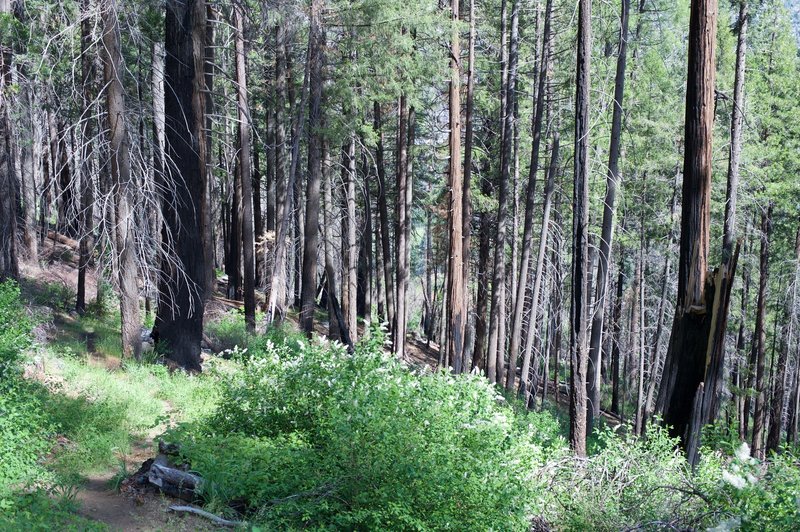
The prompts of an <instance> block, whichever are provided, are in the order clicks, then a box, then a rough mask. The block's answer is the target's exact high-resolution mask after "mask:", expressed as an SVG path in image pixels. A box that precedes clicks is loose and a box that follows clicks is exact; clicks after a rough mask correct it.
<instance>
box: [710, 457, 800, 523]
mask: <svg viewBox="0 0 800 532" xmlns="http://www.w3.org/2000/svg"><path fill="white" fill-rule="evenodd" d="M695 482H696V484H697V489H698V490H701V491H704V492H705V493H707V494H708V503H709V506H710V507H711V508H713V510H714V514H715V522H717V523H719V524H720V525H721V526H723V527H727V528H728V529H738V530H743V531H747V530H753V531H759V530H796V529H797V525H798V523H800V464H799V463H798V456H796V455H794V454H792V453H791V452H785V453H783V454H780V455H773V456H772V457H771V459H770V460H769V461H768V462H759V461H758V460H756V459H755V458H752V457H751V456H750V448H749V447H748V446H747V444H746V443H743V444H740V445H739V446H738V448H737V449H736V450H735V452H733V453H732V455H731V454H726V453H724V452H722V451H719V450H717V451H712V450H710V449H708V448H706V449H705V450H704V456H703V460H702V461H701V464H700V466H699V468H698V472H697V475H696V476H695Z"/></svg>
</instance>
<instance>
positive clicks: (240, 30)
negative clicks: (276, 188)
mask: <svg viewBox="0 0 800 532" xmlns="http://www.w3.org/2000/svg"><path fill="white" fill-rule="evenodd" d="M242 9H243V8H242V6H241V4H238V3H237V4H234V8H233V18H234V24H233V25H234V28H235V41H236V44H235V47H236V101H237V108H238V115H239V120H238V122H237V125H238V128H239V132H238V133H239V135H238V136H239V152H238V154H239V172H238V176H239V180H240V183H239V184H240V188H241V190H242V203H241V205H240V206H239V208H240V209H241V216H239V220H240V221H241V224H242V227H241V231H242V261H243V262H244V264H243V270H244V283H243V284H244V321H245V324H246V326H247V330H248V331H250V332H251V333H252V332H255V330H256V293H255V283H256V273H255V256H254V253H255V240H254V238H253V181H252V172H251V168H250V110H249V109H250V108H249V107H248V105H247V65H246V61H245V60H246V57H245V49H244V13H243V11H242Z"/></svg>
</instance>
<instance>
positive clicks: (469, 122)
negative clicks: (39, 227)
mask: <svg viewBox="0 0 800 532" xmlns="http://www.w3.org/2000/svg"><path fill="white" fill-rule="evenodd" d="M475 26H476V22H475V0H469V44H468V52H467V107H466V110H465V113H466V115H465V117H464V130H465V131H464V176H463V188H464V192H463V193H462V197H461V202H462V208H461V210H462V218H463V222H462V229H463V233H464V234H463V241H464V242H463V244H462V248H461V254H462V256H463V261H462V262H463V271H462V273H463V277H464V281H463V287H464V318H463V319H464V323H465V326H466V327H467V328H468V327H469V300H470V295H469V259H470V245H471V235H472V230H471V229H472V198H471V194H470V186H471V181H472V148H473V144H474V140H473V139H474V136H475V132H474V129H475V126H474V123H473V114H474V108H475ZM466 339H467V338H466V336H465V340H466ZM473 339H474V336H473ZM472 348H473V347H472V346H471V345H469V344H467V345H465V346H464V352H465V355H466V352H467V351H469V350H470V349H472ZM470 362H472V361H471V360H467V359H466V358H464V371H469V370H470V368H469V367H467V364H468V363H470Z"/></svg>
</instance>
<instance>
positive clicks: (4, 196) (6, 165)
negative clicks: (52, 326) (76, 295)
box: [0, 0, 19, 281]
mask: <svg viewBox="0 0 800 532" xmlns="http://www.w3.org/2000/svg"><path fill="white" fill-rule="evenodd" d="M10 13H11V1H10V0H0V15H8V14H10ZM5 39H6V36H5V35H4V36H3V37H0V281H4V280H6V279H8V278H11V279H18V278H19V262H18V259H17V236H16V233H17V216H16V210H17V209H16V205H17V185H16V179H15V177H14V165H13V163H12V161H11V120H10V119H9V103H10V99H11V94H10V91H9V87H10V85H11V62H12V60H13V52H12V49H11V45H10V43H7V42H5Z"/></svg>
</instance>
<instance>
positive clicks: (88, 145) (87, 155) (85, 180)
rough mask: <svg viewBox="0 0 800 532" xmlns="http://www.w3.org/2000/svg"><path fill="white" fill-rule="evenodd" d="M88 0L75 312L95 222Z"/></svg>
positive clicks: (84, 8)
mask: <svg viewBox="0 0 800 532" xmlns="http://www.w3.org/2000/svg"><path fill="white" fill-rule="evenodd" d="M90 7H91V6H90V1H89V0H81V17H82V18H81V85H82V89H83V91H82V94H81V96H82V100H81V138H82V144H81V151H82V153H81V159H82V160H81V210H80V237H81V239H80V258H79V259H78V290H77V294H76V297H75V310H76V311H77V312H78V314H83V313H84V312H86V270H87V269H88V267H89V260H90V259H91V255H90V252H91V249H90V245H91V241H92V229H93V227H92V226H93V225H94V223H93V222H94V220H93V218H94V185H93V183H92V163H91V161H92V156H93V152H94V149H93V145H92V136H93V135H94V127H93V125H94V124H93V122H94V120H93V117H92V107H93V106H92V101H94V78H95V71H94V62H93V61H92V57H91V53H90V50H89V49H90V47H91V44H92V22H93V21H92V17H91V15H90V13H89V10H90Z"/></svg>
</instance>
